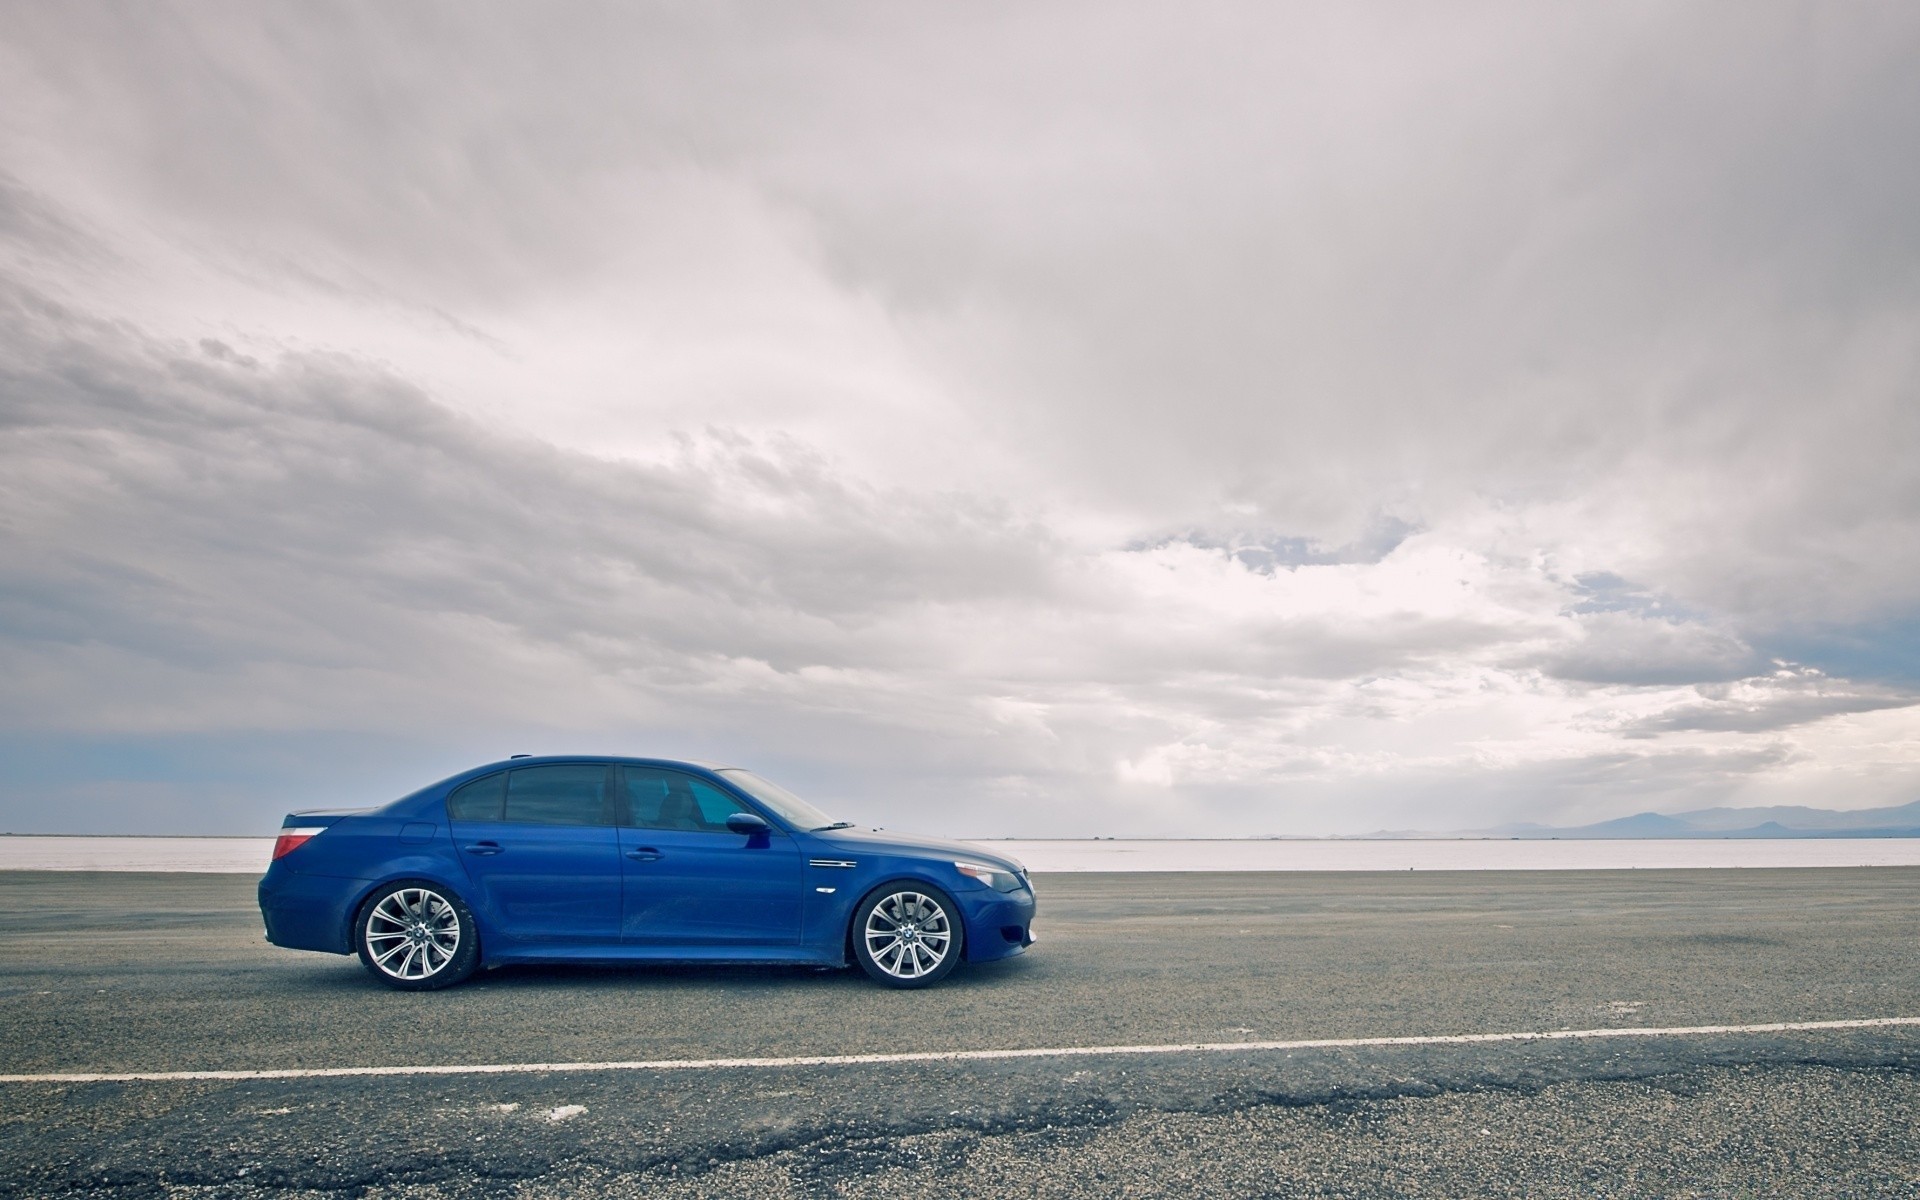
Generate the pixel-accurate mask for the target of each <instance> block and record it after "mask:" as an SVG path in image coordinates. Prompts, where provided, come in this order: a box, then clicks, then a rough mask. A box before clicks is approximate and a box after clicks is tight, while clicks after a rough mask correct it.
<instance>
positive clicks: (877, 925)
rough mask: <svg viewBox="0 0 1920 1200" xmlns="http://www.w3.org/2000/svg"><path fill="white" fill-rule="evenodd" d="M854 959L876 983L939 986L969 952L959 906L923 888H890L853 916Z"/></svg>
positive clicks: (914, 885) (895, 885)
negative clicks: (963, 955) (937, 984)
mask: <svg viewBox="0 0 1920 1200" xmlns="http://www.w3.org/2000/svg"><path fill="white" fill-rule="evenodd" d="M851 932H852V935H853V955H854V957H855V958H856V959H858V960H859V962H860V967H861V969H862V970H864V971H865V972H866V973H867V975H868V976H869V977H870V978H871V979H873V981H874V982H875V983H880V984H884V985H886V986H887V987H892V988H923V987H930V986H932V985H933V984H936V983H939V982H940V981H941V980H942V979H945V978H946V977H947V975H948V974H949V973H950V972H952V970H953V968H954V966H955V965H956V964H958V963H959V961H960V956H961V955H962V954H964V953H966V929H965V927H964V925H963V923H962V921H961V919H960V906H959V905H957V904H955V903H954V902H953V900H952V899H951V898H950V897H949V896H948V895H947V894H946V893H945V892H943V891H941V890H940V889H939V888H936V887H931V886H929V885H927V884H924V883H890V884H887V885H886V886H885V887H882V888H878V889H876V890H875V891H874V892H873V894H872V895H870V896H868V897H867V898H866V899H865V900H863V901H861V903H860V907H859V908H857V909H855V910H854V913H853V928H852V931H851Z"/></svg>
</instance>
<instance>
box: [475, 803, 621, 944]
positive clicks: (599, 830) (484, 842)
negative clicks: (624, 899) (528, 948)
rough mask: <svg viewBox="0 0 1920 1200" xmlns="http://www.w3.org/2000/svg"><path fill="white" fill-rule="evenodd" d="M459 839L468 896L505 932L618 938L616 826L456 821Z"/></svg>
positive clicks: (523, 937)
mask: <svg viewBox="0 0 1920 1200" xmlns="http://www.w3.org/2000/svg"><path fill="white" fill-rule="evenodd" d="M453 844H454V852H455V853H456V854H458V855H459V856H460V861H461V863H462V865H463V866H465V867H466V870H467V877H468V878H469V879H471V880H472V881H473V888H472V891H473V894H472V895H471V896H470V897H468V899H469V902H470V903H471V904H472V906H473V907H474V909H475V910H476V911H477V912H479V913H480V914H482V919H483V920H485V921H486V922H487V924H488V925H490V926H491V927H492V928H493V929H494V930H495V931H496V932H498V933H499V934H500V935H501V936H503V937H506V938H511V939H512V940H514V941H517V942H546V943H589V942H598V943H603V944H618V943H619V941H620V894H621V877H620V875H621V872H620V864H621V862H622V859H621V858H620V842H619V837H618V834H617V833H616V831H615V830H614V828H613V827H612V826H607V825H529V824H521V823H518V822H510V821H455V822H454V823H453Z"/></svg>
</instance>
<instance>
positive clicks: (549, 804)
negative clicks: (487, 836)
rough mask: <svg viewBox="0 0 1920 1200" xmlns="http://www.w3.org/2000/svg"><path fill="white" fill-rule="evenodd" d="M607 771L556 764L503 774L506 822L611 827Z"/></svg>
mask: <svg viewBox="0 0 1920 1200" xmlns="http://www.w3.org/2000/svg"><path fill="white" fill-rule="evenodd" d="M607 773H608V772H607V768H606V767H605V766H603V765H601V764H599V763H556V764H552V765H547V766H539V767H518V768H515V769H514V770H512V771H509V772H507V812H506V818H505V819H506V820H508V821H517V822H523V823H526V824H531V825H612V824H614V821H613V820H612V814H611V813H610V812H609V810H608V804H607Z"/></svg>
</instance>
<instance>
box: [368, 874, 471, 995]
mask: <svg viewBox="0 0 1920 1200" xmlns="http://www.w3.org/2000/svg"><path fill="white" fill-rule="evenodd" d="M353 928H354V937H353V940H354V945H355V946H356V947H357V948H358V950H359V951H360V961H361V962H362V963H364V964H365V965H366V968H367V970H369V971H371V972H373V977H374V978H375V979H378V980H379V981H380V982H381V983H384V984H386V985H387V986H388V987H396V988H402V989H404V990H406V991H414V992H419V991H431V990H432V989H434V988H443V987H451V986H453V985H454V984H456V983H459V982H460V981H461V980H462V979H465V978H466V977H467V976H469V975H471V974H473V970H474V968H475V967H476V966H478V965H479V962H480V939H479V937H478V936H477V935H476V934H475V932H474V927H473V914H472V913H471V912H469V911H467V906H466V905H465V904H463V903H461V900H460V897H458V896H456V895H454V894H453V892H451V891H450V890H448V889H446V888H443V887H440V886H439V885H437V884H431V883H426V882H423V881H420V880H411V879H409V880H403V881H401V882H399V883H391V884H388V885H387V886H385V887H383V888H381V889H380V890H379V891H376V892H375V893H374V894H373V895H371V896H369V897H367V902H366V903H365V904H363V905H361V906H360V915H359V916H358V917H357V918H356V919H355V920H354V923H353Z"/></svg>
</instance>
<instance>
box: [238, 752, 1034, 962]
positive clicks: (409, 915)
mask: <svg viewBox="0 0 1920 1200" xmlns="http://www.w3.org/2000/svg"><path fill="white" fill-rule="evenodd" d="M1033 910H1034V901H1033V885H1032V882H1031V881H1030V880H1029V879H1028V878H1027V872H1026V869H1025V868H1024V867H1022V866H1021V865H1020V864H1019V863H1018V862H1016V861H1014V860H1013V859H1011V858H1008V857H1006V856H1005V855H998V854H992V853H989V852H987V851H985V850H983V849H981V848H979V847H977V846H972V845H968V844H967V843H964V842H942V841H934V840H931V839H928V838H918V837H909V836H905V835H902V834H896V833H889V832H882V831H880V830H877V829H861V828H857V827H855V826H854V825H853V824H851V823H850V822H847V821H835V820H833V819H832V818H830V817H828V816H827V815H826V814H824V813H822V812H821V811H819V810H818V809H816V808H814V807H813V806H812V805H810V804H808V803H807V802H806V801H804V800H802V799H800V798H799V797H798V796H795V795H794V794H793V793H791V792H789V791H787V790H786V789H785V788H782V787H780V786H779V785H778V784H775V783H770V782H768V781H767V780H765V779H762V778H760V777H759V776H758V775H755V774H754V773H753V772H751V771H745V770H741V769H740V768H738V767H722V766H717V765H714V764H711V763H700V762H677V761H672V760H667V759H656V758H582V757H543V758H530V757H526V756H517V757H515V758H513V759H509V760H507V761H505V762H496V763H490V764H488V765H486V766H484V767H475V768H474V769H472V770H470V771H465V772H462V773H461V774H459V775H455V776H453V777H452V778H451V779H444V780H441V781H440V782H439V783H436V784H433V785H431V786H429V787H425V788H422V789H421V790H419V791H417V792H414V793H413V794H412V795H410V796H405V797H403V798H401V799H399V800H395V801H394V802H393V803H391V804H388V805H386V806H385V807H383V808H376V809H370V810H359V811H329V812H300V813H293V814H291V815H289V816H288V817H287V819H286V823H285V825H284V826H283V827H282V828H281V830H280V837H279V840H278V841H277V842H276V843H275V845H274V851H273V863H272V865H271V866H270V867H269V868H268V869H267V874H266V877H265V878H264V879H262V880H261V881H260V915H261V916H262V918H264V919H265V921H266V926H267V940H268V941H270V942H272V943H273V944H274V945H276V946H286V947H288V948H290V949H295V950H324V951H328V952H331V953H334V954H358V955H359V956H360V961H361V962H362V963H364V964H365V965H366V968H367V970H369V971H371V972H372V973H373V975H374V977H375V978H376V979H378V980H380V981H381V982H382V983H385V984H388V985H390V986H392V987H396V988H406V989H412V990H426V989H431V988H442V987H447V986H449V985H450V984H454V983H458V982H460V981H461V980H462V979H465V978H466V977H467V976H469V975H471V974H473V972H474V971H475V970H477V969H479V968H481V967H491V966H498V965H501V964H505V963H529V962H542V963H557V962H633V963H648V962H678V963H687V962H712V963H722V962H725V963H738V962H762V963H806V964H812V965H816V966H846V965H848V963H849V962H850V961H852V962H858V963H859V964H860V966H861V967H862V968H863V969H865V971H866V973H867V974H868V975H869V976H871V977H872V978H873V979H875V980H877V981H878V982H880V983H882V984H885V985H887V986H888V987H897V988H914V987H926V986H927V985H929V984H932V983H937V982H939V981H940V980H941V979H943V978H945V977H946V976H947V974H948V973H949V972H951V971H952V970H953V968H954V967H955V965H956V964H958V963H960V962H962V961H965V962H986V961H989V960H992V959H996V958H1006V957H1008V956H1010V955H1014V954H1019V953H1021V952H1023V951H1024V950H1025V949H1026V948H1027V947H1028V946H1030V945H1032V944H1033V941H1034V938H1033Z"/></svg>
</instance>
